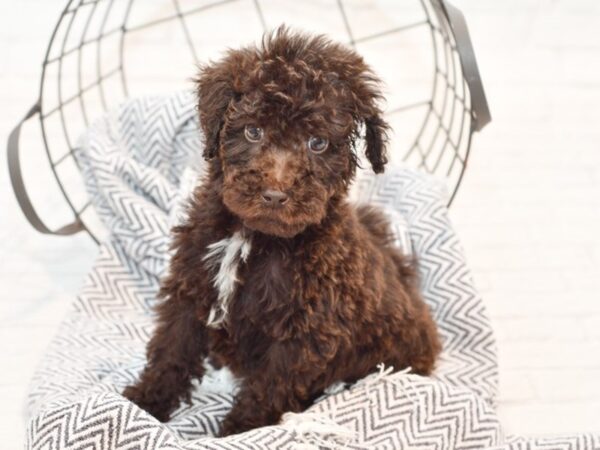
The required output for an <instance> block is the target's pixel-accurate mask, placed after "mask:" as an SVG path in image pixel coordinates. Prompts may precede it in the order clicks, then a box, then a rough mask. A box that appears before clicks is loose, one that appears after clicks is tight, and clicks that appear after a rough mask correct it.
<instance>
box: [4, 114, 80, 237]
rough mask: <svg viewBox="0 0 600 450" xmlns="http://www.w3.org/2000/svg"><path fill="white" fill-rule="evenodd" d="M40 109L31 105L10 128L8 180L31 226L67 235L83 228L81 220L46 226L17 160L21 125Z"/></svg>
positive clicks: (46, 232) (49, 232)
mask: <svg viewBox="0 0 600 450" xmlns="http://www.w3.org/2000/svg"><path fill="white" fill-rule="evenodd" d="M40 111H41V107H40V104H39V103H36V104H35V105H33V107H32V108H31V109H30V110H29V112H28V113H27V114H26V115H25V117H24V118H23V120H21V121H20V122H19V124H18V125H17V126H16V127H15V128H14V130H12V132H11V133H10V136H9V137H8V146H7V149H6V152H7V156H8V172H9V174H10V182H11V184H12V188H13V191H14V192H15V196H16V197H17V202H19V206H20V207H21V211H23V214H25V217H26V218H27V220H28V222H29V223H30V224H31V226H33V228H35V229H36V230H37V231H39V232H40V233H44V234H54V235H57V236H69V235H71V234H75V233H78V232H79V231H81V230H83V229H84V227H83V223H81V221H80V220H79V219H78V218H77V219H75V221H74V222H72V223H69V224H67V225H64V226H62V227H60V228H58V229H56V230H51V229H50V228H48V227H47V226H46V225H45V224H44V222H42V219H40V217H39V216H38V214H37V213H36V211H35V209H34V207H33V205H32V203H31V200H30V199H29V195H28V194H27V189H26V188H25V183H24V182H23V174H22V173H21V163H20V160H19V138H20V136H21V126H22V125H23V123H25V122H26V121H27V120H29V119H30V118H31V117H33V116H34V115H35V114H38V113H39V112H40Z"/></svg>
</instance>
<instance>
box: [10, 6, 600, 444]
mask: <svg viewBox="0 0 600 450" xmlns="http://www.w3.org/2000/svg"><path fill="white" fill-rule="evenodd" d="M404 1H406V0H404ZM453 3H454V4H455V5H456V6H458V7H459V8H461V9H462V11H463V12H464V13H465V15H466V17H467V20H468V24H469V27H470V30H471V35H472V39H473V41H474V46H475V50H476V53H477V56H478V60H479V65H480V69H481V72H482V76H483V79H484V82H485V87H486V91H487V95H488V99H489V103H490V107H491V110H492V114H493V117H494V121H493V122H492V124H491V125H490V126H489V127H488V128H486V129H485V130H484V131H483V133H482V134H481V135H478V136H476V137H475V140H474V143H473V151H472V154H471V159H470V163H469V170H468V171H467V175H466V177H465V180H464V183H463V185H462V188H461V190H460V193H459V195H458V197H457V200H456V202H455V204H454V205H453V207H452V211H451V215H452V219H453V221H454V223H455V224H456V226H457V228H458V231H459V233H460V235H461V237H462V240H463V243H464V246H465V250H466V253H467V257H468V260H469V262H470V265H471V267H472V269H473V273H474V277H475V281H476V284H477V286H478V288H479V289H480V291H481V293H482V295H483V297H484V299H485V301H486V303H487V305H488V307H489V311H490V315H491V317H492V319H493V325H494V328H495V330H496V333H497V338H498V343H499V352H500V376H501V380H500V381H501V394H500V399H501V400H500V402H501V404H500V415H501V420H502V422H503V424H504V425H505V426H506V431H507V432H508V433H510V434H556V433H561V432H576V431H593V430H595V431H600V233H599V229H600V1H598V0H454V2H453ZM62 6H63V2H62V1H59V0H18V1H16V0H12V1H8V0H1V1H0V92H1V95H0V143H2V148H3V146H4V144H3V143H4V142H6V139H7V137H8V133H9V131H10V129H11V128H12V127H13V126H14V125H15V124H16V123H17V122H18V119H19V118H20V116H21V115H23V114H24V113H25V111H26V110H27V109H28V108H29V107H30V106H31V104H32V103H33V102H34V101H35V99H36V97H37V92H38V81H39V76H40V69H41V65H40V63H41V61H42V59H43V52H44V50H45V46H46V44H47V42H48V39H49V36H50V33H51V31H52V28H53V26H54V23H55V20H56V18H57V17H58V14H59V11H60V10H61V8H62ZM24 151H27V149H26V148H25V149H24ZM0 161H2V162H1V163H0V221H1V222H0V405H1V406H0V442H2V447H3V448H19V447H21V446H22V443H23V439H24V437H23V430H24V428H25V424H24V416H23V412H22V410H23V404H24V398H25V395H26V390H27V384H28V380H29V378H30V376H31V374H32V372H33V370H34V368H35V365H36V362H37V361H38V360H39V359H40V357H41V355H42V354H43V352H44V349H45V346H46V345H47V343H48V341H49V339H50V338H51V336H52V335H53V333H54V332H55V329H56V327H57V324H58V323H59V321H60V319H61V317H62V316H63V315H64V313H65V311H66V309H67V308H68V305H69V303H70V302H71V301H72V299H73V298H74V296H75V295H76V293H77V291H78V288H79V286H80V284H81V282H82V280H83V277H84V275H85V273H86V272H87V271H88V270H89V268H90V266H91V265H92V263H93V259H94V256H95V246H94V245H93V244H92V243H91V241H90V240H89V239H88V238H87V237H86V236H84V235H80V236H76V237H73V238H65V239H62V238H52V237H45V236H42V235H40V234H37V233H36V232H35V231H33V229H32V228H31V227H30V226H29V225H28V224H27V223H26V221H25V219H24V218H23V216H22V214H21V213H20V211H19V210H18V207H17V205H16V202H15V200H14V198H13V195H12V192H11V188H10V186H9V183H8V179H7V178H8V173H7V170H6V165H5V162H4V161H5V159H4V156H3V157H2V159H1V160H0ZM31 170H33V176H32V173H29V175H30V177H32V178H33V179H34V180H35V179H36V178H37V172H36V171H40V180H42V179H43V177H42V176H41V172H42V171H44V170H46V171H47V165H46V163H45V161H44V160H43V159H40V160H39V161H34V163H33V164H32V168H31V169H30V171H31ZM44 182H45V181H44ZM40 183H41V182H40ZM38 184H39V183H38ZM42 200H44V199H43V197H42ZM47 202H48V203H49V204H51V200H50V199H47Z"/></svg>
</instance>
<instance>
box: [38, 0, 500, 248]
mask: <svg viewBox="0 0 600 450" xmlns="http://www.w3.org/2000/svg"><path fill="white" fill-rule="evenodd" d="M137 1H141V0H137ZM165 1H171V2H172V8H173V14H171V15H168V16H166V17H161V18H158V19H153V20H149V21H146V22H143V23H138V24H135V25H129V17H130V14H131V11H132V8H133V6H134V4H135V3H136V1H135V0H70V1H68V2H67V5H66V6H65V8H64V10H63V11H62V13H61V15H60V18H59V21H58V24H57V26H56V28H55V29H54V31H53V33H52V36H51V39H50V44H49V45H48V49H47V51H46V55H45V58H44V62H43V70H42V76H41V82H40V94H39V99H38V102H37V105H36V106H37V109H36V111H34V112H37V113H39V120H40V126H41V132H42V140H43V144H44V148H45V151H46V155H47V157H48V160H49V162H50V167H51V170H52V173H53V175H54V177H55V179H56V181H57V183H58V187H59V189H60V192H61V193H62V195H63V196H64V198H65V200H66V202H67V204H68V206H69V208H70V210H71V211H72V213H73V215H74V216H75V222H77V223H78V224H79V228H80V229H84V230H86V231H87V232H88V233H89V234H90V236H91V237H92V238H93V239H94V240H95V241H96V242H98V233H97V232H95V230H93V229H92V227H90V226H89V225H88V223H87V221H86V220H85V219H84V217H83V216H84V214H85V213H86V211H87V210H88V209H89V207H90V205H91V204H92V203H91V201H90V200H89V199H88V200H87V201H85V202H84V203H83V204H79V205H77V204H76V202H75V201H74V200H73V195H72V192H70V191H69V190H68V189H67V188H66V186H65V184H64V180H63V179H62V178H61V175H60V174H59V171H58V170H59V168H60V166H61V165H63V164H65V162H66V161H68V160H72V161H74V162H75V164H76V165H77V159H76V158H75V157H74V153H75V151H76V143H75V137H74V136H73V135H71V134H70V131H71V130H70V129H69V126H68V123H69V120H68V117H67V114H66V113H65V109H66V108H67V107H70V105H73V104H78V106H79V111H80V114H81V119H82V120H83V123H84V124H85V126H86V127H87V126H88V125H89V124H90V121H91V120H93V119H94V116H93V115H92V113H91V111H90V110H89V109H90V108H89V107H88V106H89V105H88V104H87V103H86V101H85V99H84V95H86V94H87V93H89V92H92V91H96V92H97V95H98V97H99V100H100V104H101V108H102V110H107V109H108V108H109V107H111V106H115V105H116V104H117V103H118V101H119V100H121V99H124V98H127V97H128V96H129V85H128V82H129V79H128V72H127V64H126V61H125V39H126V36H127V35H129V34H131V33H138V32H141V31H143V30H146V29H149V28H152V27H156V26H158V25H161V24H165V23H166V22H179V23H180V25H181V30H182V31H183V36H184V38H185V42H186V44H187V47H188V49H189V51H190V52H191V55H192V58H193V60H194V62H195V63H196V64H197V63H199V61H200V58H199V55H198V50H197V48H196V46H195V43H194V39H193V38H192V35H191V33H190V28H189V24H188V19H189V18H190V17H191V16H193V15H195V14H200V13H202V12H204V11H206V10H208V9H214V8H219V7H220V6H223V5H226V4H230V3H251V5H252V6H253V8H254V11H255V14H256V15H257V17H258V20H259V22H260V25H261V26H262V29H263V31H266V30H267V29H268V26H267V20H266V18H265V14H264V11H263V5H262V4H261V0H216V1H213V2H210V3H206V4H203V5H200V6H197V7H194V8H192V9H188V10H185V11H184V10H183V9H182V5H181V2H180V0H165ZM415 1H418V2H419V4H420V7H421V8H422V11H423V13H424V19H422V20H418V21H415V22H414V23H409V24H404V25H402V26H398V27H395V28H392V29H387V30H383V31H379V32H376V33H371V34H368V35H363V36H358V35H356V34H355V32H354V31H353V29H352V26H351V21H350V20H349V17H348V13H347V5H346V2H345V1H344V0H336V5H337V8H338V9H339V14H340V15H341V17H342V19H343V25H344V28H345V30H346V33H347V42H348V44H349V45H351V46H353V47H356V46H357V45H361V44H364V43H367V42H369V41H373V40H376V39H379V38H383V37H386V36H390V35H394V34H398V33H403V32H406V31H409V30H414V29H418V28H423V29H425V30H426V29H429V34H430V37H431V43H432V50H433V51H432V56H433V67H434V70H435V73H434V75H433V81H432V85H431V91H430V95H429V98H423V99H422V100H420V101H416V102H412V103H410V104H405V105H398V106H394V107H392V108H390V109H388V110H387V111H386V115H387V116H388V118H389V117H393V116H396V115H402V114H403V113H405V112H407V111H414V110H416V109H424V110H425V113H424V119H423V122H422V124H421V125H420V128H419V130H418V131H417V133H416V135H415V138H414V141H413V142H412V144H411V145H410V146H409V147H408V148H407V149H405V151H404V154H403V155H402V160H403V161H406V162H407V163H412V165H416V166H417V167H419V168H420V169H423V170H424V171H426V172H428V173H431V174H435V175H438V176H440V177H443V178H445V179H447V180H448V184H449V186H450V197H449V204H450V203H451V202H452V200H453V199H454V197H455V195H456V192H457V190H458V188H459V186H460V184H461V181H462V178H463V175H464V171H465V169H466V165H467V160H468V157H469V151H470V147H471V139H472V135H473V133H474V132H475V131H477V130H479V129H481V128H482V127H483V126H484V125H485V123H487V121H489V112H488V111H487V104H485V97H484V96H483V101H484V106H485V108H484V112H486V113H487V117H486V114H480V117H478V116H477V114H476V112H475V111H474V109H473V108H472V104H471V92H470V87H471V86H469V85H468V83H467V81H466V77H465V76H464V73H463V69H464V67H463V59H461V54H460V53H459V50H460V48H459V46H458V45H457V38H456V36H455V34H454V30H453V27H452V25H453V24H451V23H450V22H449V17H448V14H447V10H446V7H447V6H448V5H447V4H446V3H445V2H443V0H415ZM117 4H120V6H121V10H120V14H121V16H120V18H119V19H117V21H118V23H119V25H117V26H113V27H110V28H109V27H108V24H109V18H111V17H112V18H113V20H112V21H114V17H113V16H114V15H115V14H118V13H117V12H116V9H115V6H116V5H117ZM123 6H124V7H123ZM100 7H103V8H104V11H103V12H102V11H100ZM99 13H102V14H101V19H100V21H99V23H98V26H97V29H96V30H93V29H92V28H93V27H92V21H93V19H94V18H96V17H97V16H98V14H99ZM82 19H83V31H82V32H81V34H80V35H79V38H78V39H77V42H76V44H75V45H73V44H71V45H70V46H67V43H68V41H69V38H72V34H71V32H72V29H73V26H74V24H75V22H76V20H82ZM59 29H64V34H63V36H62V38H61V37H60V36H59ZM114 38H116V39H118V55H117V58H116V59H117V64H116V65H114V66H110V67H103V58H102V53H103V51H104V45H105V41H106V40H108V39H114ZM90 49H92V50H93V51H95V60H96V70H95V79H94V80H93V81H92V82H89V83H87V84H84V81H83V79H84V77H83V75H82V73H83V66H84V61H83V51H84V50H88V51H89V50H90ZM73 57H75V58H76V61H77V73H76V85H77V89H76V92H75V93H73V94H71V95H66V94H65V92H64V89H63V83H62V81H61V80H62V78H63V76H64V70H65V67H64V64H65V60H66V58H73ZM473 60H474V59H473ZM475 68H476V66H475ZM50 70H55V71H56V73H57V76H56V77H51V76H50V74H49V72H50ZM477 75H478V73H477ZM109 80H112V81H114V80H118V81H119V82H118V84H119V85H120V86H121V87H120V91H119V92H117V90H115V89H110V90H109V89H108V88H107V86H105V85H106V84H107V82H109ZM53 82H56V98H57V102H56V104H55V105H47V104H46V103H47V102H46V101H45V99H46V97H47V96H48V91H49V90H50V89H52V86H51V84H52V83H53ZM481 95H483V91H481ZM115 96H117V98H115ZM34 108H35V107H34ZM55 117H58V119H59V121H60V124H61V132H62V135H63V136H64V141H65V142H66V148H64V149H63V153H62V154H60V155H59V156H58V157H55V156H53V153H54V152H56V149H52V144H51V142H50V140H49V134H50V130H49V124H48V122H49V120H50V119H51V118H55ZM82 131H83V130H82V129H79V130H76V132H77V133H81V132H82ZM392 149H393V150H394V151H397V150H398V149H396V148H394V147H392ZM51 150H52V151H51Z"/></svg>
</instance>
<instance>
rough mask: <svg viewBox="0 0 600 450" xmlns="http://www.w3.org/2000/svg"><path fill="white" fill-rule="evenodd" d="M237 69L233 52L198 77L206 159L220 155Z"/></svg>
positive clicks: (199, 109)
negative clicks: (224, 125)
mask: <svg viewBox="0 0 600 450" xmlns="http://www.w3.org/2000/svg"><path fill="white" fill-rule="evenodd" d="M237 70H238V64H237V58H236V55H235V54H234V53H230V54H229V55H227V57H225V58H224V59H223V60H221V61H219V62H217V63H210V64H208V65H205V66H202V67H201V68H200V73H199V75H198V77H197V78H196V87H197V96H198V111H199V113H200V127H201V128H202V132H203V133H204V152H203V156H204V159H211V158H213V157H214V156H216V155H217V153H218V151H219V145H220V133H221V129H222V128H223V124H224V122H225V113H226V111H227V108H228V107H229V104H230V103H231V100H232V99H233V98H234V97H235V95H236V94H235V90H234V77H235V74H236V71H237Z"/></svg>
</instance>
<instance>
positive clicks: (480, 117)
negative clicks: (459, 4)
mask: <svg viewBox="0 0 600 450" xmlns="http://www.w3.org/2000/svg"><path fill="white" fill-rule="evenodd" d="M439 2H440V5H441V8H442V11H443V12H444V16H445V17H446V19H447V20H448V23H449V24H450V27H451V28H452V32H453V33H454V38H455V40H456V47H457V50H458V55H459V56H460V64H461V66H462V71H463V75H464V77H465V80H466V81H467V85H468V86H469V92H470V93H471V107H472V110H473V116H474V118H475V130H476V131H480V130H481V129H483V127H485V126H486V125H487V124H488V123H490V121H491V120H492V116H491V115H490V109H489V107H488V102H487V99H486V97H485V91H484V90H483V84H482V82H481V75H479V68H478V67H477V60H476V59H475V52H474V51H473V45H472V44H471V38H470V36H469V30H468V28H467V22H466V21H465V16H463V14H462V12H461V11H460V10H459V9H458V8H456V7H455V6H453V5H452V4H451V3H449V2H448V1H446V0H439Z"/></svg>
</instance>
